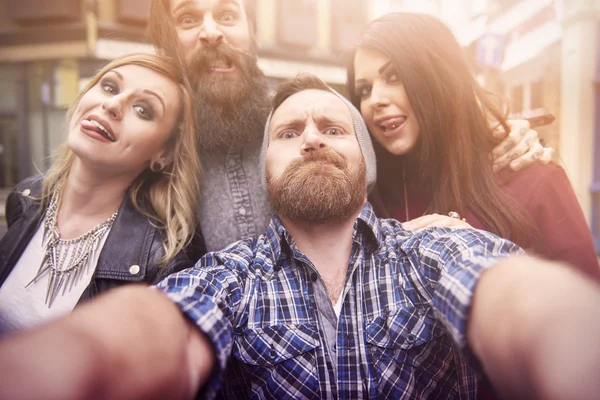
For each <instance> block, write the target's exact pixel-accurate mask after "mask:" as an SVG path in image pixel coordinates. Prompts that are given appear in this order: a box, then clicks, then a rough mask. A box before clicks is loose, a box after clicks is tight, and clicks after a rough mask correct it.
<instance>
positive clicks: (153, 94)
mask: <svg viewBox="0 0 600 400" xmlns="http://www.w3.org/2000/svg"><path fill="white" fill-rule="evenodd" d="M144 93H146V94H149V95H151V96H154V97H156V98H157V99H158V101H160V104H162V107H163V114H164V113H165V111H164V110H165V109H166V107H165V103H164V102H163V99H161V97H160V96H159V95H158V94H156V93H154V92H153V91H152V90H148V89H144Z"/></svg>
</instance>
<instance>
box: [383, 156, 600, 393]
mask: <svg viewBox="0 0 600 400" xmlns="http://www.w3.org/2000/svg"><path fill="white" fill-rule="evenodd" d="M499 179H500V181H502V182H503V183H502V184H501V187H502V188H503V189H504V190H505V191H506V192H507V193H509V194H510V195H511V196H512V197H513V198H514V199H515V200H516V201H517V203H518V204H519V205H520V206H521V207H522V212H523V213H525V214H526V215H528V216H529V217H530V218H531V220H532V221H533V222H534V223H535V225H536V227H537V229H538V232H539V233H538V235H536V236H535V237H533V238H532V239H531V242H530V243H527V244H526V245H525V246H523V245H522V246H523V247H526V250H528V252H534V253H537V254H538V255H540V256H542V257H544V258H547V259H551V260H561V261H565V262H567V263H569V264H570V265H572V266H573V267H575V268H577V269H579V270H581V271H583V272H585V273H587V274H588V275H589V276H592V277H594V278H595V279H596V280H600V267H599V266H598V259H597V257H596V252H595V250H594V242H593V239H592V234H591V232H590V229H589V228H588V226H587V223H586V221H585V217H584V215H583V211H582V210H581V206H580V205H579V202H578V200H577V198H576V196H575V192H574V191H573V188H572V186H571V182H570V181H569V179H568V178H567V175H566V174H565V171H564V170H563V169H562V168H561V167H560V166H558V165H556V164H548V165H538V164H536V165H533V166H531V167H528V168H526V169H525V170H522V171H519V172H511V171H506V172H503V173H501V174H500V175H499ZM407 192H408V193H407V199H408V212H409V214H408V217H409V218H408V219H414V218H417V217H420V216H422V215H424V214H426V213H427V207H428V206H429V204H430V202H431V194H428V193H425V192H424V191H422V190H419V189H414V188H409V189H408V191H407ZM405 215H406V209H405V207H404V199H402V200H401V204H400V207H399V208H398V210H397V212H396V214H395V215H394V217H395V218H396V219H397V220H399V221H401V222H404V221H406V216H405ZM462 217H465V218H466V219H467V222H468V223H469V224H470V225H471V226H472V227H474V228H477V229H486V227H485V226H484V225H483V224H482V223H481V221H479V219H478V218H477V217H476V216H475V215H474V214H473V213H472V212H470V211H469V212H468V213H467V215H463V216H462ZM478 398H479V399H482V400H492V399H495V398H496V397H495V396H494V394H493V391H492V390H491V388H490V387H489V386H488V385H487V384H480V386H479V391H478Z"/></svg>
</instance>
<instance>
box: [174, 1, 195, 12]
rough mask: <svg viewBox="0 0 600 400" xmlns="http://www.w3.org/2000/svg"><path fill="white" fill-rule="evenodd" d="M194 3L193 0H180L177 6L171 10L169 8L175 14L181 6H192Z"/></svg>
mask: <svg viewBox="0 0 600 400" xmlns="http://www.w3.org/2000/svg"><path fill="white" fill-rule="evenodd" d="M193 5H194V2H193V1H191V0H186V1H182V2H181V3H179V4H178V5H177V7H175V8H174V9H173V10H171V12H172V13H173V14H175V13H176V12H177V11H179V10H180V9H182V8H188V7H192V6H193Z"/></svg>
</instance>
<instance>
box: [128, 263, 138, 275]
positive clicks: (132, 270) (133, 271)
mask: <svg viewBox="0 0 600 400" xmlns="http://www.w3.org/2000/svg"><path fill="white" fill-rule="evenodd" d="M129 273H130V274H131V275H137V274H139V273H140V266H139V265H137V264H134V265H132V266H131V267H129Z"/></svg>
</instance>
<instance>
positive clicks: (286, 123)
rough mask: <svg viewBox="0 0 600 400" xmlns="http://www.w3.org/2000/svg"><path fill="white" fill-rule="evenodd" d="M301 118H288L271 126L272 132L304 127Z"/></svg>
mask: <svg viewBox="0 0 600 400" xmlns="http://www.w3.org/2000/svg"><path fill="white" fill-rule="evenodd" d="M304 121H305V119H303V118H299V117H298V118H288V119H286V120H283V121H281V122H277V123H276V124H275V125H273V128H272V131H273V132H281V131H282V130H283V129H290V128H298V127H302V126H304Z"/></svg>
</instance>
